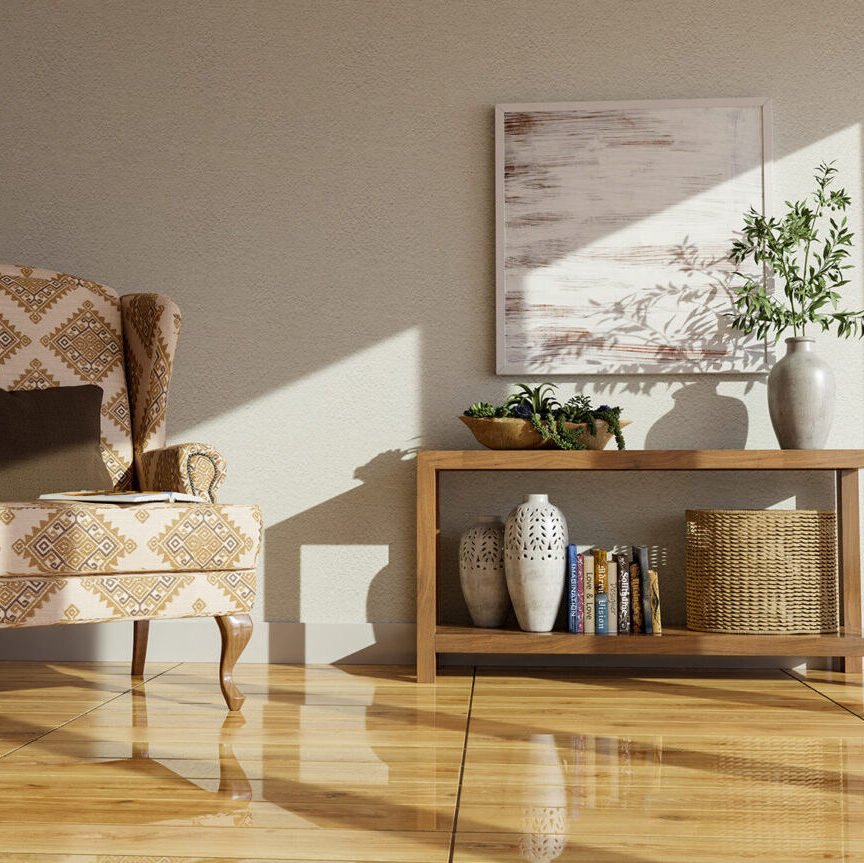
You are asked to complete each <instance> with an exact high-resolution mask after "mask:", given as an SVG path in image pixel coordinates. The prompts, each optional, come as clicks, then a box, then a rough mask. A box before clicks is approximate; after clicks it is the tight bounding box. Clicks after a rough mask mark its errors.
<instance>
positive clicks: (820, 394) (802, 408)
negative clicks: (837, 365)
mask: <svg viewBox="0 0 864 863" xmlns="http://www.w3.org/2000/svg"><path fill="white" fill-rule="evenodd" d="M768 410H769V413H770V414H771V425H773V426H774V434H775V435H777V441H778V443H779V444H780V449H822V448H823V447H824V446H825V441H826V440H827V439H828V432H830V431H831V423H832V421H833V420H834V372H832V371H831V366H829V365H828V363H826V362H825V360H823V359H822V358H821V357H820V356H819V355H818V354H815V353H814V352H813V339H805V338H795V339H786V356H785V357H783V359H781V360H780V361H779V362H777V363H775V364H774V368H772V369H771V374H769V375H768Z"/></svg>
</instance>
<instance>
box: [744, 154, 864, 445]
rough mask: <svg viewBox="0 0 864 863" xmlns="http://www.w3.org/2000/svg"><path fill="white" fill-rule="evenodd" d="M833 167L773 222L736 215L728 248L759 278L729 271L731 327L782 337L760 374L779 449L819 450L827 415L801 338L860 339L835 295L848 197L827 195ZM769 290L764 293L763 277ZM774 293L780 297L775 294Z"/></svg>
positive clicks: (847, 238)
mask: <svg viewBox="0 0 864 863" xmlns="http://www.w3.org/2000/svg"><path fill="white" fill-rule="evenodd" d="M836 173H837V170H836V168H834V167H833V163H830V164H826V163H823V164H821V165H820V166H819V167H818V168H817V169H816V174H815V176H814V179H815V181H816V188H815V191H814V192H813V193H812V194H811V195H809V196H808V197H807V198H805V199H804V200H802V201H794V202H792V201H787V202H786V206H787V208H788V209H787V212H786V213H785V214H784V215H783V216H782V217H780V218H767V217H765V216H763V215H761V214H760V213H757V212H756V211H755V210H753V209H751V210H750V212H749V213H746V214H745V215H744V228H743V229H742V231H741V239H739V240H736V241H735V243H733V245H732V251H731V255H730V256H731V258H732V260H733V261H734V262H735V263H736V264H741V263H742V262H743V261H746V260H748V259H752V260H753V262H754V263H756V264H759V265H760V266H761V268H762V273H761V274H760V276H759V277H755V276H751V275H745V274H743V273H740V272H738V273H736V274H735V275H736V276H739V277H740V278H742V279H743V280H744V282H743V284H740V285H737V286H733V290H734V291H735V294H736V296H735V299H734V304H735V309H736V311H735V313H734V314H733V315H732V316H731V317H732V326H733V327H735V328H736V329H738V330H741V331H742V332H744V333H748V334H749V333H755V334H756V335H757V336H758V337H759V338H765V337H766V336H768V335H769V334H770V335H773V336H774V340H775V341H778V340H779V339H780V336H781V335H782V334H783V333H785V332H788V331H789V330H791V332H792V336H791V337H790V338H787V339H786V356H784V357H783V358H782V359H781V360H780V361H779V362H777V363H776V364H775V365H774V367H773V369H772V370H771V373H770V374H769V376H768V408H769V411H770V413H771V423H772V424H773V426H774V433H775V434H776V435H777V440H778V441H779V443H780V447H781V448H782V449H820V448H821V447H823V446H824V445H825V441H826V439H827V437H828V432H829V431H830V429H831V421H832V420H833V417H834V374H833V372H832V371H831V368H830V366H829V365H828V364H827V363H826V362H825V361H824V360H822V359H821V358H820V357H819V356H817V355H816V354H815V353H814V352H813V339H812V338H811V337H809V336H808V333H809V332H812V330H814V329H816V328H819V330H821V331H822V332H829V331H830V330H832V329H833V330H835V331H836V333H837V335H838V336H842V337H844V338H848V337H849V336H856V337H860V336H861V335H864V311H842V310H840V309H839V308H838V305H839V302H840V294H839V293H838V291H839V289H840V288H842V287H843V285H845V284H848V281H849V280H848V279H847V278H846V273H847V271H848V270H849V269H850V268H851V266H852V265H851V264H850V263H849V262H848V259H849V249H850V248H851V247H852V233H851V232H850V231H849V228H848V227H847V224H846V217H845V216H844V215H842V214H843V213H844V212H845V211H846V209H847V208H848V207H849V206H850V204H851V203H852V202H851V199H850V198H849V196H848V195H847V194H846V190H845V189H832V188H831V185H832V183H833V182H834V179H835V174H836ZM763 275H764V276H765V277H767V279H773V280H774V282H775V287H776V288H777V290H775V291H774V293H769V292H768V291H767V290H766V287H765V279H763V278H762V276H763ZM780 288H782V291H781V290H780Z"/></svg>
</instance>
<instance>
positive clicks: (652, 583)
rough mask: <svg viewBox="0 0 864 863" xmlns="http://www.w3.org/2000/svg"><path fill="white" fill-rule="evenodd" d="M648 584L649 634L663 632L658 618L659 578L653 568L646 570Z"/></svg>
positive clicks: (661, 623) (660, 633)
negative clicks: (649, 596)
mask: <svg viewBox="0 0 864 863" xmlns="http://www.w3.org/2000/svg"><path fill="white" fill-rule="evenodd" d="M648 584H649V590H650V591H651V634H652V635H662V634H663V622H662V620H661V619H660V579H659V578H658V577H657V571H656V570H654V569H649V570H648Z"/></svg>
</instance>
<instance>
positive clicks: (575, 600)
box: [567, 543, 579, 632]
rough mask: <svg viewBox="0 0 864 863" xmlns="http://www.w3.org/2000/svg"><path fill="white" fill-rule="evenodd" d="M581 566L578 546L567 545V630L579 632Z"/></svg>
mask: <svg viewBox="0 0 864 863" xmlns="http://www.w3.org/2000/svg"><path fill="white" fill-rule="evenodd" d="M578 575H579V568H578V566H577V561H576V546H575V545H573V544H572V543H571V544H570V545H568V546H567V631H568V632H579V589H578V582H579V579H578Z"/></svg>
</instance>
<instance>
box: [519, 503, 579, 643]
mask: <svg viewBox="0 0 864 863" xmlns="http://www.w3.org/2000/svg"><path fill="white" fill-rule="evenodd" d="M566 554H567V522H566V521H565V520H564V516H563V515H562V513H561V510H560V509H558V507H556V506H553V505H552V504H551V503H549V498H548V497H547V496H546V495H545V494H529V495H528V496H527V497H526V498H525V502H524V503H520V504H519V506H517V507H516V508H515V509H514V510H513V511H512V512H511V513H510V515H508V516H507V524H506V526H505V528H504V572H505V573H506V575H507V589H508V590H509V591H510V599H511V600H512V601H513V608H514V609H515V610H516V617H517V619H518V620H519V626H521V627H522V629H525V630H527V631H528V632H549V631H550V630H551V629H552V627H553V626H554V625H555V618H556V617H557V615H558V608H559V606H560V605H561V597H562V595H563V593H564V572H565V559H566Z"/></svg>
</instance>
